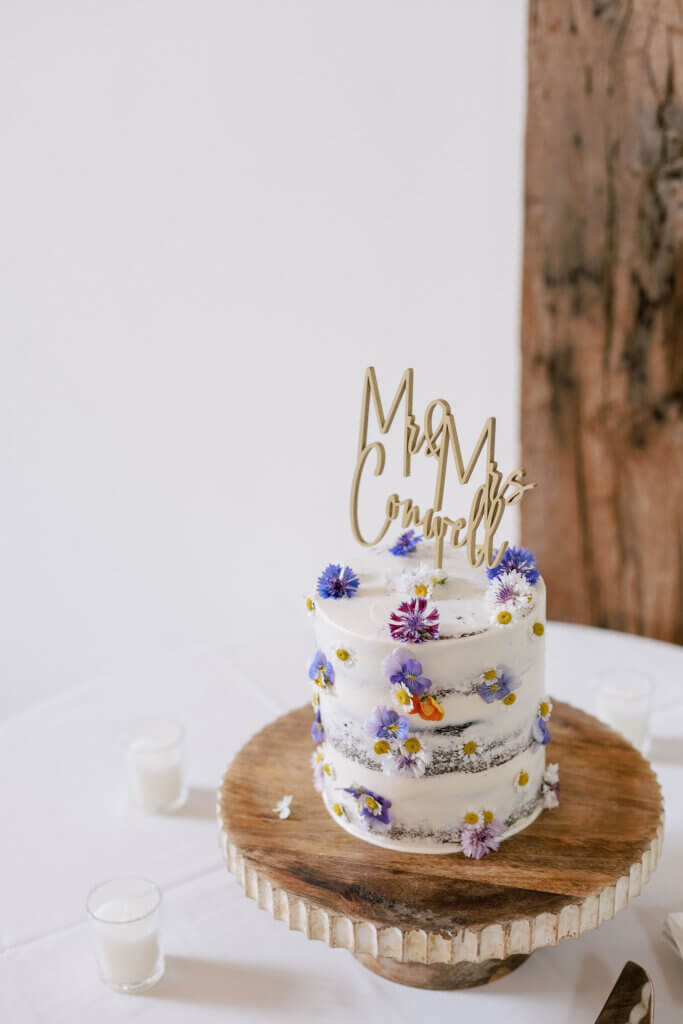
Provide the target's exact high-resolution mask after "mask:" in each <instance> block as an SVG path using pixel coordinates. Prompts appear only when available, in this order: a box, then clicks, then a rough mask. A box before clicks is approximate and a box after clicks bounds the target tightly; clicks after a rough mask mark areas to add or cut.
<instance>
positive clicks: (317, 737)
mask: <svg viewBox="0 0 683 1024" xmlns="http://www.w3.org/2000/svg"><path fill="white" fill-rule="evenodd" d="M311 739H312V740H313V742H314V743H322V742H323V740H324V739H325V726H324V725H323V722H322V718H321V717H320V711H316V713H315V718H314V719H313V725H312V726H311Z"/></svg>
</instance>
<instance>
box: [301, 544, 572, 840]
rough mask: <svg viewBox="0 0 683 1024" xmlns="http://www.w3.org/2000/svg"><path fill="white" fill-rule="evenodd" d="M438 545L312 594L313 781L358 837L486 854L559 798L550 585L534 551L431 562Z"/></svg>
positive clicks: (384, 557)
mask: <svg viewBox="0 0 683 1024" xmlns="http://www.w3.org/2000/svg"><path fill="white" fill-rule="evenodd" d="M433 544H434V542H433V541H430V540H424V539H423V538H422V536H421V535H420V534H419V533H417V531H415V530H405V531H404V532H402V533H400V534H399V535H397V536H394V537H393V542H391V541H388V542H387V544H386V546H384V548H383V549H382V550H372V551H370V552H369V553H367V554H364V555H363V556H362V557H361V558H358V559H352V560H351V561H350V563H349V565H344V564H343V563H339V564H336V563H333V564H330V565H328V566H327V567H326V568H325V569H324V570H323V571H322V572H321V574H320V577H319V579H318V581H317V585H316V588H315V590H314V592H313V593H312V594H311V595H310V596H309V597H308V598H307V606H308V609H309V611H310V612H311V614H312V615H313V617H314V623H315V638H316V650H315V653H314V654H313V656H312V657H311V660H310V663H309V666H308V675H309V678H310V680H311V682H312V685H313V707H314V722H313V727H312V732H311V734H312V738H313V741H314V743H315V752H314V754H313V777H314V784H315V786H316V788H317V789H318V790H319V792H320V793H321V796H322V799H323V801H324V803H325V807H326V808H327V810H328V811H329V813H330V814H331V816H332V817H333V819H334V820H335V821H336V822H337V823H338V824H339V825H340V826H341V827H342V828H344V829H346V830H347V831H348V832H350V833H351V834H352V835H354V836H357V837H358V838H360V839H364V840H366V841H368V842H371V843H376V844H378V845H381V846H386V847H390V848H392V849H396V850H403V851H405V852H412V853H450V852H455V851H461V852H462V853H463V854H465V855H466V856H468V857H476V858H479V857H483V856H485V855H486V854H487V853H489V852H492V851H495V850H497V849H498V846H499V844H500V842H501V841H503V840H505V839H507V838H508V837H510V836H512V835H514V834H515V833H516V832H519V831H520V830H521V829H523V828H525V827H526V826H527V825H530V824H531V822H533V821H534V819H535V818H536V817H537V816H538V815H539V814H540V812H541V811H542V810H543V809H544V808H551V807H554V806H556V805H557V799H558V798H557V794H558V790H559V781H558V773H557V766H556V765H552V764H551V765H547V764H546V748H547V745H548V743H549V741H550V738H551V731H550V725H549V720H550V716H551V711H552V705H551V702H550V699H549V698H548V696H547V694H546V688H545V652H544V647H545V586H544V583H543V579H542V578H541V576H540V573H539V570H538V568H537V566H536V562H535V559H534V556H533V555H532V554H531V552H529V551H528V550H526V549H525V548H515V547H508V548H507V549H506V551H505V553H504V555H503V557H502V559H501V560H500V562H499V564H498V565H496V566H495V567H494V568H487V566H486V564H484V565H482V566H479V567H473V566H472V565H470V564H469V563H468V561H467V560H466V558H465V555H464V553H463V551H462V550H454V549H448V550H447V551H446V552H445V553H444V556H443V560H442V562H443V567H442V568H439V569H434V568H433V561H434V559H433Z"/></svg>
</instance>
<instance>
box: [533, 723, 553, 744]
mask: <svg viewBox="0 0 683 1024" xmlns="http://www.w3.org/2000/svg"><path fill="white" fill-rule="evenodd" d="M531 735H532V736H533V738H534V740H535V741H536V743H538V745H539V746H541V747H546V746H547V745H548V744H549V743H550V729H549V728H548V723H547V722H546V720H545V718H542V717H541V716H540V715H538V716H537V717H536V721H535V722H534V724H533V725H532V727H531Z"/></svg>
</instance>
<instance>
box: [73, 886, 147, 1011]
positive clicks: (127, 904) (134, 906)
mask: <svg viewBox="0 0 683 1024" xmlns="http://www.w3.org/2000/svg"><path fill="white" fill-rule="evenodd" d="M87 909H88V916H89V918H90V925H91V931H92V936H93V943H94V946H95V953H96V956H97V963H98V965H99V968H100V974H101V975H102V980H103V981H104V982H106V984H107V985H110V986H111V988H114V989H116V991H117V992H140V991H142V990H143V989H146V988H150V987H151V986H152V985H154V984H156V982H157V981H159V979H160V978H161V977H162V976H163V973H164V954H163V950H162V947H161V941H160V936H159V925H160V916H161V890H160V889H159V887H158V886H157V885H155V884H154V883H153V882H147V881H146V880H145V879H142V878H118V879H114V880H113V881H111V882H105V883H104V884H103V885H98V886H97V888H96V889H93V891H92V892H91V893H90V895H89V896H88V902H87Z"/></svg>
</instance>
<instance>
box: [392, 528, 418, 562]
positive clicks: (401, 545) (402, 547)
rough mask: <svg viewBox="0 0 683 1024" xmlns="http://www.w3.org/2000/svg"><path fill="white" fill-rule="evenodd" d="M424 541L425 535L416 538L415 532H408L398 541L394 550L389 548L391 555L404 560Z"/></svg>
mask: <svg viewBox="0 0 683 1024" xmlns="http://www.w3.org/2000/svg"><path fill="white" fill-rule="evenodd" d="M423 539H424V535H423V534H420V536H419V537H418V536H416V534H415V530H406V532H405V533H402V534H401V536H400V537H399V538H398V539H397V541H396V543H395V544H394V546H393V547H392V548H389V553H390V554H392V555H398V556H399V558H403V557H404V556H405V555H409V554H410V552H411V551H414V550H415V548H416V547H417V545H418V544H419V543H420V541H421V540H423Z"/></svg>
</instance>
